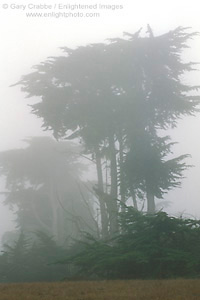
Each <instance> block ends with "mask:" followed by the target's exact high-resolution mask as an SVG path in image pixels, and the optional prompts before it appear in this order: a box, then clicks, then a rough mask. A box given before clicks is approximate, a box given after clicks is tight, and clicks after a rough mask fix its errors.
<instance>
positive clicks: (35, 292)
mask: <svg viewBox="0 0 200 300" xmlns="http://www.w3.org/2000/svg"><path fill="white" fill-rule="evenodd" d="M38 299H40V300H55V299H58V300H64V299H65V300H115V299H116V300H145V299H151V300H158V299H159V300H198V299H200V280H182V279H180V280H179V279H177V280H127V281H122V280H116V281H80V282H78V281H76V282H71V281H69V282H62V283H25V284H0V300H38Z"/></svg>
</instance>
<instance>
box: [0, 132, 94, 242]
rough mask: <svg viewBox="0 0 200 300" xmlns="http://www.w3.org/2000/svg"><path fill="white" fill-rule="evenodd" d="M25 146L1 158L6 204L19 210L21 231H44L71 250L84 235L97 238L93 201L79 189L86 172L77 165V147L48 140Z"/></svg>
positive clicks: (38, 140) (39, 138) (46, 138)
mask: <svg viewBox="0 0 200 300" xmlns="http://www.w3.org/2000/svg"><path fill="white" fill-rule="evenodd" d="M27 142H28V147H26V148H23V149H14V150H9V151H5V152H1V153H0V166H1V170H2V175H4V176H5V178H6V188H7V189H8V193H6V194H5V196H6V197H5V203H6V204H9V205H15V206H16V207H17V212H16V213H17V225H18V228H19V229H21V230H23V232H24V233H27V234H29V236H30V235H32V236H34V235H33V234H32V233H34V232H35V231H38V230H41V231H43V232H45V233H46V234H48V235H50V236H53V238H54V239H55V241H56V242H57V243H58V244H59V245H63V244H65V245H68V244H69V243H68V242H69V241H70V240H71V238H78V237H80V236H81V232H82V231H84V230H85V231H88V232H90V233H92V234H94V235H96V234H97V228H96V225H97V224H96V222H95V219H94V217H93V215H92V210H93V208H92V203H91V199H90V195H89V193H88V192H86V190H85V189H84V186H83V185H82V184H81V174H82V172H83V170H84V169H85V168H86V166H84V165H83V164H81V163H80V162H78V160H77V154H76V153H79V148H78V147H77V145H74V144H73V143H71V142H60V143H57V142H55V141H54V140H52V139H51V138H49V137H37V138H31V139H28V140H27ZM80 189H81V192H82V194H81V193H80ZM86 194H87V197H86ZM83 197H85V198H83ZM86 199H87V202H86ZM67 238H68V240H67ZM66 240H67V242H66ZM68 246H69V245H68Z"/></svg>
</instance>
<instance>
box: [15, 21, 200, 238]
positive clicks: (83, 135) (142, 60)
mask: <svg viewBox="0 0 200 300" xmlns="http://www.w3.org/2000/svg"><path fill="white" fill-rule="evenodd" d="M125 35H126V38H123V39H122V38H121V39H119V38H118V39H112V40H110V42H109V43H105V44H103V43H101V44H92V45H88V46H85V47H78V48H77V49H69V48H67V47H65V48H63V51H64V53H65V55H64V56H61V57H51V58H49V59H48V60H47V61H45V62H43V63H41V64H40V65H37V66H35V69H36V70H35V71H34V72H33V73H31V74H28V75H25V76H23V77H22V79H21V80H20V81H19V82H18V83H17V84H20V85H22V90H23V91H25V92H26V93H28V97H32V96H38V97H40V98H39V101H38V103H36V104H33V105H32V108H33V113H34V114H36V115H37V116H39V117H41V118H42V119H43V127H44V129H50V130H52V131H53V134H54V136H55V137H56V138H59V137H61V138H76V137H79V138H80V139H81V140H82V141H83V142H84V145H85V151H86V153H87V154H90V155H91V156H92V158H93V160H94V162H95V163H96V167H97V177H98V186H97V188H95V190H96V192H97V195H98V198H99V205H100V212H101V223H102V236H103V237H106V236H107V235H109V234H111V235H113V234H114V233H115V232H117V231H118V225H117V223H118V222H117V214H118V210H119V206H118V205H117V198H121V201H122V203H123V202H126V200H127V199H128V198H129V197H132V198H133V202H134V205H135V207H137V199H136V190H135V185H134V184H133V183H132V179H131V178H130V177H129V178H128V174H127V172H126V174H125V164H126V163H127V161H128V160H129V158H130V156H131V155H132V154H131V153H133V155H134V156H135V155H136V153H135V152H134V151H135V148H136V149H137V148H139V147H140V145H136V143H137V141H139V140H140V138H142V139H143V138H144V139H146V137H147V136H148V139H147V140H144V143H146V142H147V143H148V147H149V149H150V152H148V153H147V156H149V155H150V156H151V153H152V152H154V150H155V147H154V146H152V145H153V144H155V140H156V141H157V142H156V143H157V144H159V142H158V141H160V140H159V135H158V130H159V129H167V128H168V127H169V126H172V127H175V126H176V124H177V120H178V119H179V118H181V117H182V116H184V115H192V114H194V112H195V111H197V105H198V103H199V99H200V97H199V96H197V95H194V93H193V91H195V90H196V89H198V88H199V86H189V85H186V84H183V82H182V81H181V76H182V75H183V74H184V73H185V72H189V71H192V70H193V67H194V64H193V63H191V62H190V63H184V62H183V61H182V59H181V53H182V51H183V50H184V48H186V47H188V46H187V42H188V40H189V39H191V38H193V37H194V36H195V35H196V33H188V28H183V27H178V28H176V29H175V30H172V31H170V32H168V33H166V34H163V35H161V36H156V37H155V36H154V35H153V32H152V30H151V28H150V27H149V26H148V32H147V35H146V36H143V37H142V36H141V35H140V31H138V32H136V33H135V34H129V33H126V34H125ZM141 133H142V135H141ZM149 139H150V141H149ZM163 147H166V148H167V147H168V146H167V144H165V145H164V146H163V141H162V143H161V144H160V146H159V147H157V148H156V149H157V150H156V153H157V157H156V160H157V162H158V164H160V166H162V168H161V169H159V168H157V169H156V172H158V171H159V170H160V172H161V173H162V175H159V174H157V175H156V177H160V178H163V176H164V175H163V174H165V176H166V178H168V179H169V178H171V179H170V180H172V177H173V180H175V181H176V179H178V180H179V179H180V177H181V174H182V173H180V171H181V172H182V171H183V169H184V168H185V167H186V165H184V164H183V165H181V159H183V158H185V156H181V157H179V158H175V159H174V161H173V171H172V170H171V167H168V168H167V167H166V165H167V162H166V159H165V161H161V157H162V155H163V152H162V151H163ZM159 151H160V153H159ZM141 155H143V154H142V153H141V152H140V151H137V158H136V160H138V161H140V162H142V166H141V168H142V170H143V171H145V172H149V168H145V167H144V164H145V161H146V160H143V159H142V156H141ZM153 155H155V153H154V154H153ZM149 160H151V158H150V157H149ZM106 161H107V162H109V163H107V164H106V166H107V168H108V167H109V176H105V172H104V170H103V164H105V162H106ZM129 161H130V162H131V160H129ZM168 165H170V162H168ZM182 167H183V168H182ZM107 168H106V172H107V170H108V169H107ZM163 170H165V171H163ZM177 170H179V175H178V178H176V174H177V172H178V171H177ZM154 171H155V170H154V169H153V168H152V169H151V172H154ZM133 172H134V177H137V176H139V177H140V175H139V174H140V173H141V172H140V171H138V170H134V171H133ZM137 172H138V174H137ZM170 172H172V176H171V175H170V174H171V173H170ZM158 173H159V172H158ZM129 174H131V176H132V172H131V173H130V172H129ZM106 175H108V173H106ZM152 176H154V174H152ZM170 176H171V177H170ZM145 178H146V179H145V182H146V184H145V185H143V186H145V190H144V192H145V193H146V194H147V198H148V201H149V205H148V207H149V211H151V212H154V197H155V196H156V195H157V192H155V191H154V189H152V188H151V187H152V182H150V181H149V180H148V179H147V178H149V177H148V176H147V175H145ZM168 179H166V181H167V180H168ZM170 180H169V181H170ZM173 180H172V181H173ZM137 181H138V179H137ZM172 181H170V182H171V183H170V184H169V183H168V186H167V184H166V185H165V190H168V189H169V188H171V187H172ZM161 183H162V180H156V189H157V190H161V189H162V188H163V183H162V184H161ZM160 184H161V186H159V185H160ZM173 186H175V184H173ZM150 188H151V189H150ZM150 199H151V200H150Z"/></svg>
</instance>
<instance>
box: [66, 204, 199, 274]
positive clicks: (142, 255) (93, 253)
mask: <svg viewBox="0 0 200 300" xmlns="http://www.w3.org/2000/svg"><path fill="white" fill-rule="evenodd" d="M120 223H121V230H122V233H121V234H120V235H119V236H118V237H116V239H113V240H109V241H98V240H94V239H93V240H92V239H91V238H90V240H89V241H88V243H85V249H84V250H83V251H81V252H80V253H79V254H77V255H75V256H74V257H70V259H69V260H70V261H73V263H74V264H75V265H76V266H79V268H80V270H81V272H82V274H84V276H89V277H90V276H98V277H99V278H122V279H128V278H143V279H144V278H172V277H193V276H199V275H200V221H196V220H191V219H184V218H175V217H170V216H168V215H167V214H166V213H164V212H159V213H157V214H155V215H149V214H142V213H140V212H138V211H136V210H135V209H134V208H132V207H126V210H125V212H124V213H121V214H120Z"/></svg>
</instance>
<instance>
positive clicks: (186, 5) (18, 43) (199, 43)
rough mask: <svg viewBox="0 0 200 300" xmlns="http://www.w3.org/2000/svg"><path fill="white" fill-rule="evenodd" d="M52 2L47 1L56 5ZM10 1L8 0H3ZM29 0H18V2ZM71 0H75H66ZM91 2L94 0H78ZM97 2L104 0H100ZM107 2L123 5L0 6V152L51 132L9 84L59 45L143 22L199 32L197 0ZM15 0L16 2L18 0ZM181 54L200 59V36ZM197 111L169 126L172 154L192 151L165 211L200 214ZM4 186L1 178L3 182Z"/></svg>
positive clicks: (1, 226) (8, 222) (1, 228)
mask: <svg viewBox="0 0 200 300" xmlns="http://www.w3.org/2000/svg"><path fill="white" fill-rule="evenodd" d="M55 2H56V1H52V0H51V1H48V3H49V4H50V3H52V4H54V3H55ZM5 3H7V4H10V3H13V2H12V1H6V2H5ZM23 3H27V1H21V2H20V3H19V4H23ZM36 3H38V4H40V3H41V2H40V1H34V4H36ZM68 3H71V4H73V3H74V1H68ZM81 3H82V4H91V3H94V1H91V0H90V1H89V0H87V1H84V3H83V1H81ZM97 3H102V4H105V2H104V1H97ZM106 3H107V4H114V5H123V9H122V10H120V11H119V10H117V11H106V12H102V13H101V16H100V17H99V18H83V19H82V18H57V19H56V18H39V17H38V18H37V17H36V18H31V17H29V18H28V17H26V15H25V14H24V13H23V12H22V11H21V10H20V9H10V8H8V9H5V8H3V7H2V6H1V7H0V35H1V48H0V60H1V62H0V65H1V68H0V78H1V80H0V137H1V143H0V151H4V150H8V149H14V148H20V147H24V146H25V143H24V142H23V139H24V138H26V137H30V136H47V135H48V136H52V134H51V132H47V131H46V132H44V131H43V130H42V129H41V120H40V119H37V118H36V117H35V116H34V115H32V114H31V113H30V111H31V109H30V108H29V107H28V103H33V101H34V100H33V99H30V100H29V99H28V101H27V99H25V94H24V93H22V92H21V91H20V87H19V86H17V87H12V88H11V87H10V85H12V84H14V83H16V82H17V81H19V79H20V77H21V76H22V75H24V74H28V73H30V72H31V71H32V69H31V67H32V66H34V65H36V64H39V63H40V62H41V61H44V60H45V59H46V58H47V57H48V56H59V55H61V54H62V52H61V50H60V49H59V47H63V46H67V47H71V48H75V47H77V46H80V45H83V46H84V45H87V44H88V43H98V42H104V41H105V39H107V38H114V37H120V36H122V34H123V32H124V31H125V32H130V33H134V32H135V31H137V30H138V29H139V28H141V27H143V30H144V32H145V30H146V26H147V24H150V25H151V27H152V29H153V30H154V33H155V35H158V34H162V33H164V32H166V31H169V30H171V29H174V28H176V27H178V26H186V27H191V28H192V31H199V32H200V19H199V6H200V4H198V2H197V1H195V0H191V1H190V2H188V1H186V0H183V1H179V0H178V1H175V2H173V1H171V0H170V1H168V3H162V2H161V1H158V0H152V1H147V0H146V1H144V0H142V1H139V2H138V3H134V2H133V1H131V0H121V1H119V0H115V1H109V2H106ZM16 4H17V2H16ZM190 46H191V48H190V49H186V51H185V52H184V53H183V57H184V59H185V60H186V61H199V60H200V59H199V57H200V54H199V49H200V37H195V38H194V40H193V41H190ZM184 80H185V81H186V82H187V83H189V84H200V73H199V72H190V74H189V75H188V76H187V77H185V78H184ZM199 125H200V115H198V114H197V115H196V117H185V118H184V119H183V120H180V122H179V126H178V127H177V128H176V129H175V130H173V131H172V132H171V131H169V134H170V135H171V136H172V140H174V141H177V142H179V144H177V145H176V146H175V147H174V153H175V154H176V155H180V154H183V153H188V154H191V156H192V157H191V158H190V159H188V160H187V162H188V163H189V164H192V165H194V167H193V168H190V169H189V170H187V171H185V173H184V175H185V176H186V178H185V179H184V180H183V181H182V187H181V188H180V189H175V190H173V191H171V192H169V193H167V194H166V196H165V198H164V201H167V203H168V204H169V206H166V207H165V208H164V210H165V211H167V212H169V213H172V214H175V215H180V214H186V215H187V216H188V215H192V216H194V217H197V218H200V199H199V198H200V197H199V192H200V189H199V174H200V155H199V153H200V139H199ZM1 186H3V182H2V183H1ZM2 202H3V196H0V220H1V221H0V239H1V237H2V235H3V233H4V232H6V231H9V230H12V229H13V228H14V222H13V220H14V219H15V215H14V214H13V212H11V211H9V210H8V207H6V206H4V205H3V204H2Z"/></svg>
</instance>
